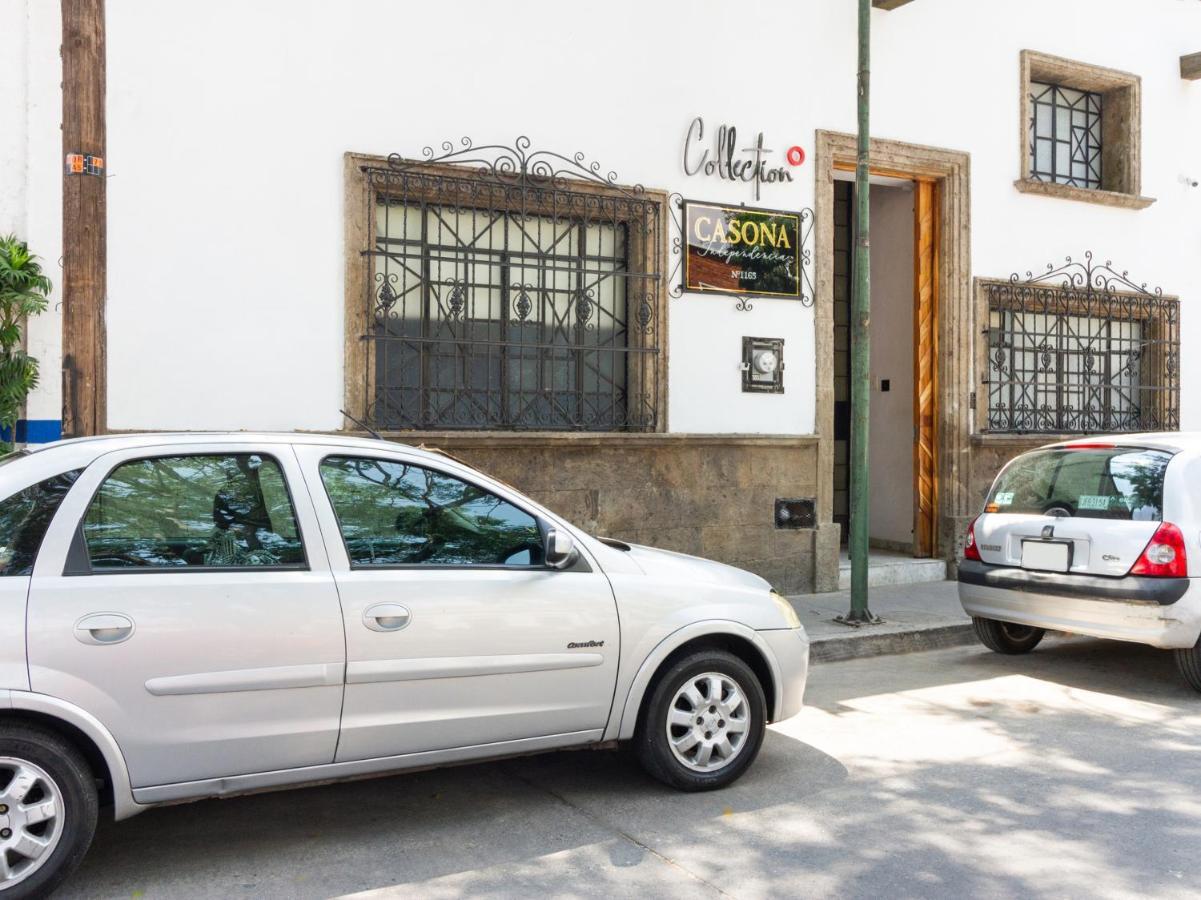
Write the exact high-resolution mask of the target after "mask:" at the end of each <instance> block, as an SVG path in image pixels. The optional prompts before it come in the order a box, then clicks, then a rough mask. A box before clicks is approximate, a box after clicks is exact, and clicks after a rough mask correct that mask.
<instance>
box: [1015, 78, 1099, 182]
mask: <svg viewBox="0 0 1201 900" xmlns="http://www.w3.org/2000/svg"><path fill="white" fill-rule="evenodd" d="M1101 103H1102V97H1101V95H1100V94H1098V93H1095V92H1092V91H1080V90H1076V89H1075V88H1068V87H1063V86H1062V85H1058V84H1043V83H1039V82H1031V84H1030V177H1031V178H1032V179H1034V180H1035V181H1052V182H1055V183H1057V184H1067V185H1071V186H1073V187H1082V188H1090V189H1097V188H1100V187H1101V164H1102V157H1103V150H1102V143H1101V138H1102V135H1101Z"/></svg>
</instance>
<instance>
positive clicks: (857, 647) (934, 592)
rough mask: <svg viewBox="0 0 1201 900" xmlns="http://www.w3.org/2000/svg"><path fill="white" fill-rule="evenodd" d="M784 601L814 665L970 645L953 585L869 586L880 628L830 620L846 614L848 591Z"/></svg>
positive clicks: (967, 624)
mask: <svg viewBox="0 0 1201 900" xmlns="http://www.w3.org/2000/svg"><path fill="white" fill-rule="evenodd" d="M788 600H789V602H790V603H792V607H793V609H795V610H796V611H797V615H799V616H800V617H801V622H802V624H803V625H804V626H805V630H806V631H807V632H808V633H809V639H810V641H811V642H812V643H811V648H810V657H809V658H810V659H811V660H812V661H813V662H835V661H837V660H842V659H855V658H858V657H862V656H883V655H887V654H892V653H912V652H914V651H917V650H937V649H940V648H943V647H955V646H959V645H962V644H970V643H972V642H974V641H975V636H974V635H973V633H972V624H971V620H970V619H969V618H968V617H967V615H966V614H965V613H964V611H963V609H962V607H960V605H959V596H958V593H957V590H956V584H955V582H954V581H935V582H928V583H926V584H898V585H880V586H877V587H873V588H871V593H870V599H869V601H868V602H869V605H870V608H871V611H872V612H873V613H875V614H876V615H877V616H879V617H880V618H882V619H883V620H884V624H882V625H864V626H861V627H859V628H851V627H849V626H846V625H840V624H838V623H837V622H835V621H834V617H835V616H838V615H843V614H845V613H846V612H847V610H848V609H850V606H851V592H850V591H836V592H833V593H829V594H795V595H793V596H791V597H789V598H788Z"/></svg>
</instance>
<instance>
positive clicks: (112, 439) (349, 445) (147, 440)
mask: <svg viewBox="0 0 1201 900" xmlns="http://www.w3.org/2000/svg"><path fill="white" fill-rule="evenodd" d="M214 443H220V444H226V443H228V444H259V445H263V444H309V445H319V446H322V447H345V448H346V449H348V450H355V449H357V450H389V451H392V452H396V451H397V450H403V451H405V452H406V453H409V454H411V455H415V456H418V457H426V458H429V459H445V458H446V454H444V453H442V452H441V451H439V450H437V449H436V448H427V447H415V446H413V445H411V444H405V443H401V442H399V441H387V440H382V439H378V438H364V437H353V436H349V435H341V434H322V433H320V432H303V431H289V432H271V431H147V432H138V433H130V434H101V435H95V436H92V437H79V438H68V439H66V440H61V441H52V442H51V443H48V444H41V445H35V446H32V447H29V448H27V450H26V452H27V453H28V454H29V455H37V456H41V455H42V454H46V455H48V456H56V455H58V454H59V452H61V451H67V452H69V454H70V455H72V456H79V455H81V454H87V455H90V456H91V457H92V458H96V457H99V456H102V455H103V454H105V453H110V452H112V451H115V450H136V449H137V448H139V447H159V446H163V445H164V444H166V445H171V444H177V445H179V446H180V447H186V446H188V445H190V444H214ZM70 451H74V452H70Z"/></svg>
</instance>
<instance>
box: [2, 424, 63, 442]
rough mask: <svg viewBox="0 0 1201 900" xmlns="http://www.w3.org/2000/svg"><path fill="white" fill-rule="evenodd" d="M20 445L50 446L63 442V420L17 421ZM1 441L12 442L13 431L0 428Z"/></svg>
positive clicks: (17, 440)
mask: <svg viewBox="0 0 1201 900" xmlns="http://www.w3.org/2000/svg"><path fill="white" fill-rule="evenodd" d="M16 432H17V436H16V443H18V444H48V443H50V442H51V441H57V440H61V439H62V436H63V423H62V420H61V419H17V428H16ZM0 440H4V441H6V442H7V441H12V440H13V437H12V429H9V428H0Z"/></svg>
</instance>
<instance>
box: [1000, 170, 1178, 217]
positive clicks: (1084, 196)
mask: <svg viewBox="0 0 1201 900" xmlns="http://www.w3.org/2000/svg"><path fill="white" fill-rule="evenodd" d="M1013 186H1014V187H1016V188H1017V189H1018V190H1019V191H1021V192H1022V193H1023V194H1041V195H1042V196H1044V197H1058V198H1060V199H1061V200H1079V201H1081V202H1083V203H1097V204H1100V205H1101V206H1117V207H1120V208H1121V209H1146V208H1147V207H1148V206H1150V205H1151V204H1152V203H1154V202H1155V198H1154V197H1140V196H1138V195H1137V194H1123V193H1121V192H1120V191H1102V190H1096V189H1093V188H1082V187H1074V186H1072V185H1070V184H1057V183H1055V182H1053V181H1036V180H1034V179H1033V178H1019V179H1018V180H1017V181H1015V182H1014V183H1013Z"/></svg>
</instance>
